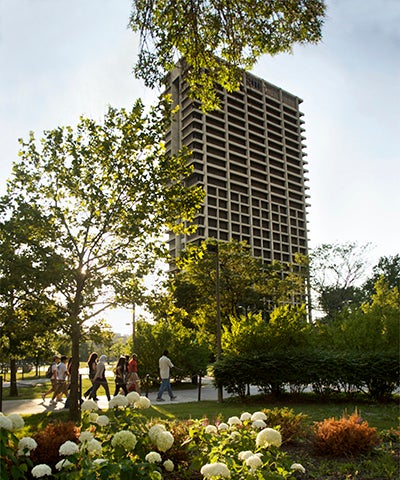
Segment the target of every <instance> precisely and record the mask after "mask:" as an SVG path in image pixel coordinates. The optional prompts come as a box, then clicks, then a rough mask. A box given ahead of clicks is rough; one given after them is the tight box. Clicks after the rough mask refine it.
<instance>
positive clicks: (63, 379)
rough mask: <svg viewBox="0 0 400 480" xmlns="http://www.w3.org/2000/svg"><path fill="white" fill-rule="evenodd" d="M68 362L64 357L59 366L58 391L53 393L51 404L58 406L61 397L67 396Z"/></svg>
mask: <svg viewBox="0 0 400 480" xmlns="http://www.w3.org/2000/svg"><path fill="white" fill-rule="evenodd" d="M67 360H68V359H67V357H66V356H65V355H63V356H62V357H61V362H60V363H59V364H58V365H57V388H56V391H55V392H54V393H53V398H52V399H51V401H50V404H53V405H54V404H56V403H57V401H59V400H61V397H62V396H63V395H65V396H67V393H68V392H67V389H68V385H67V376H68V368H67Z"/></svg>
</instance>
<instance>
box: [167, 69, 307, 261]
mask: <svg viewBox="0 0 400 480" xmlns="http://www.w3.org/2000/svg"><path fill="white" fill-rule="evenodd" d="M182 70H183V69H182V68H176V69H175V70H174V71H173V72H172V74H171V75H170V83H169V88H168V89H167V92H168V93H170V94H171V95H172V98H173V101H174V104H179V105H180V110H179V113H178V116H177V118H176V119H175V120H174V121H173V122H172V125H171V128H170V130H169V132H168V134H167V137H166V146H167V149H168V151H169V152H170V153H174V152H176V151H177V150H178V149H179V148H181V147H182V146H183V145H186V146H187V147H189V149H190V150H191V151H192V152H193V154H192V157H191V160H190V162H191V163H192V164H193V166H194V173H193V174H192V175H191V177H190V178H189V179H188V184H190V185H193V184H200V185H202V186H203V187H204V189H205V192H206V198H205V201H204V206H203V207H202V209H201V212H200V213H199V214H198V215H197V216H196V218H195V223H196V224H198V229H197V232H196V233H194V234H193V235H179V236H176V235H174V234H170V237H169V249H170V253H171V255H172V256H173V257H175V256H177V255H179V252H180V251H181V250H183V249H184V248H185V246H186V245H187V244H189V243H193V242H195V243H196V244H200V243H201V242H202V241H203V240H204V239H206V238H209V237H214V238H215V239H217V240H219V241H230V240H232V239H235V240H239V241H243V240H245V241H246V242H247V243H248V244H249V246H250V247H251V250H252V253H253V255H254V256H255V257H259V258H261V259H262V260H263V261H264V262H265V263H270V262H271V261H272V260H278V261H281V262H290V263H293V259H294V254H295V253H296V252H299V253H302V254H304V255H307V253H308V245H307V243H308V242H307V220H306V208H307V206H308V203H307V198H308V197H309V196H308V195H307V193H306V191H307V189H308V187H307V186H306V181H307V179H306V177H305V175H306V173H307V170H306V168H305V166H306V164H307V162H306V161H305V159H304V157H305V156H306V153H304V151H303V150H304V144H303V140H304V139H305V137H304V136H303V132H304V129H303V126H302V125H303V124H304V121H303V120H302V119H301V117H302V116H303V114H302V113H301V112H300V110H299V105H300V103H301V102H302V100H301V99H299V98H298V97H296V96H294V95H292V94H290V93H288V92H286V91H284V90H282V89H280V88H278V87H276V86H274V85H272V84H270V83H268V82H266V81H264V80H262V79H261V78H258V77H256V76H254V75H252V74H250V73H246V72H243V78H242V84H241V88H240V91H238V92H233V93H228V92H226V91H225V90H223V89H222V88H220V89H219V90H218V96H219V98H220V100H221V109H220V110H217V111H214V112H211V113H208V114H204V113H203V112H202V111H201V110H200V109H199V108H198V107H199V103H198V102H197V101H195V100H193V99H191V98H190V97H189V95H188V93H189V88H188V85H187V84H186V83H185V80H184V78H185V72H184V71H182Z"/></svg>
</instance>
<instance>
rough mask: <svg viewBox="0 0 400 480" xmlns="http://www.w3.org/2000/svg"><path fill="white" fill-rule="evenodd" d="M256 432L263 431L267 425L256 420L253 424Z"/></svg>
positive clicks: (262, 421)
mask: <svg viewBox="0 0 400 480" xmlns="http://www.w3.org/2000/svg"><path fill="white" fill-rule="evenodd" d="M251 425H252V427H253V428H254V430H261V429H262V428H265V427H266V426H267V424H266V423H265V422H264V420H261V419H259V420H254V422H253V423H252V424H251Z"/></svg>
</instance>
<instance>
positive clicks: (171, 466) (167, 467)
mask: <svg viewBox="0 0 400 480" xmlns="http://www.w3.org/2000/svg"><path fill="white" fill-rule="evenodd" d="M163 467H164V468H165V470H166V471H167V472H172V471H173V470H174V468H175V466H174V462H173V461H172V460H165V462H164V463H163Z"/></svg>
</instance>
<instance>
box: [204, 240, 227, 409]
mask: <svg viewBox="0 0 400 480" xmlns="http://www.w3.org/2000/svg"><path fill="white" fill-rule="evenodd" d="M207 250H208V251H209V252H213V253H215V262H216V265H215V296H216V309H217V312H216V313H217V315H216V320H217V322H216V329H217V331H216V340H217V361H219V360H221V354H222V347H221V285H220V278H221V275H220V264H219V248H218V244H216V245H211V244H208V245H207ZM222 401H223V392H222V386H221V385H219V386H218V402H222Z"/></svg>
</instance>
